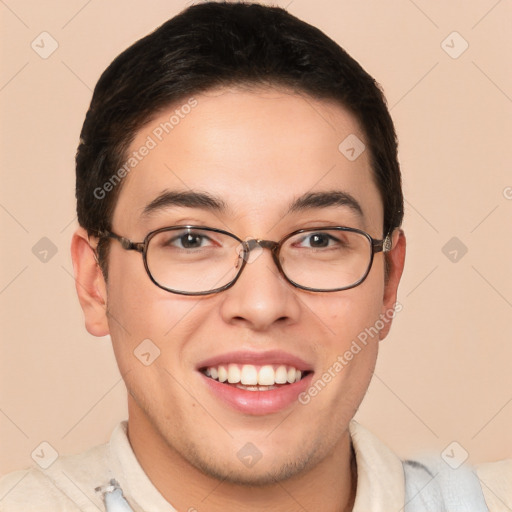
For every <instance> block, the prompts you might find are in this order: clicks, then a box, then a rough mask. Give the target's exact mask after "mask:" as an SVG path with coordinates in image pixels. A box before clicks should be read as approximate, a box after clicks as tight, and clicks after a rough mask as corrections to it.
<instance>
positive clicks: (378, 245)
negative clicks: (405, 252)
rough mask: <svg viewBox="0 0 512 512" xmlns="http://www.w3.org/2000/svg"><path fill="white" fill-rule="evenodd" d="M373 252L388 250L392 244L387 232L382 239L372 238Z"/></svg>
mask: <svg viewBox="0 0 512 512" xmlns="http://www.w3.org/2000/svg"><path fill="white" fill-rule="evenodd" d="M372 245H373V251H374V252H381V251H382V252H389V251H390V250H391V248H392V246H393V240H392V238H391V235H390V234H388V235H386V237H385V238H384V239H383V240H372Z"/></svg>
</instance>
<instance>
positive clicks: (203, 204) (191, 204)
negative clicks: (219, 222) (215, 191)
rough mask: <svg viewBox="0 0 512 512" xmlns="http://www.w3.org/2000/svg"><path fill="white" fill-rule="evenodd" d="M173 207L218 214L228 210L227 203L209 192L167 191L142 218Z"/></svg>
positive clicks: (145, 211)
mask: <svg viewBox="0 0 512 512" xmlns="http://www.w3.org/2000/svg"><path fill="white" fill-rule="evenodd" d="M173 206H174V207H175V206H182V207H186V208H201V209H203V210H211V211H218V212H221V211H224V210H226V203H225V202H224V201H223V200H222V199H219V198H216V197H214V196H212V195H210V194H208V193H207V192H194V191H181V192H180V191H170V190H165V191H164V192H162V193H161V194H160V195H159V196H158V197H156V198H155V199H153V201H151V202H150V203H149V204H147V205H146V206H145V207H144V209H143V210H142V214H141V217H150V216H151V215H152V214H154V213H156V212H158V211H160V210H164V209H165V208H172V207H173Z"/></svg>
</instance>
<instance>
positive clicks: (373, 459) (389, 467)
mask: <svg viewBox="0 0 512 512" xmlns="http://www.w3.org/2000/svg"><path fill="white" fill-rule="evenodd" d="M126 429H127V423H126V422H122V423H120V424H119V425H118V426H117V427H116V429H115V430H114V432H113V433H112V436H111V439H110V442H109V443H107V444H104V445H101V446H97V447H95V448H92V449H90V450H88V451H86V452H84V453H82V454H80V455H72V456H65V457H59V458H58V459H57V460H56V461H55V462H54V463H53V464H52V465H51V466H50V467H49V468H48V469H46V470H43V469H40V468H38V467H37V468H31V469H28V470H22V471H15V472H13V473H9V474H8V475H6V476H4V477H3V478H2V479H0V511H2V512H27V511H29V510H30V511H32V510H37V511H38V512H46V511H48V512H50V511H51V512H76V511H83V512H89V511H91V512H98V510H100V511H105V505H104V503H103V498H102V495H101V493H99V492H97V491H95V489H96V488H97V487H100V486H105V485H108V483H109V482H110V480H111V479H115V480H116V481H117V482H118V483H119V485H120V487H121V488H122V490H123V494H124V496H125V498H126V500H127V501H128V503H129V504H130V506H131V507H132V509H133V510H134V512H176V510H175V509H174V508H173V507H172V505H171V504H170V503H168V502H167V501H166V500H165V499H164V497H163V496H162V495H161V494H160V493H159V492H158V490H157V489H156V488H155V487H154V485H153V484H152V483H151V481H150V480H149V478H148V477H147V475H146V474H145V473H144V470H143V469H142V467H141V466H140V464H139V463H138V461H137V459H136V457H135V454H134V452H133V450H132V448H131V446H130V442H129V440H128V437H127V434H126ZM349 431H350V435H351V438H352V443H353V446H354V450H355V453H356V462H357V473H358V478H357V493H356V499H355V504H354V508H353V512H377V511H383V512H390V511H391V512H395V511H396V512H399V511H401V510H403V507H404V496H405V489H404V472H403V467H402V461H401V460H400V459H399V458H398V457H397V456H396V455H395V454H394V453H393V452H392V451H391V450H390V449H389V448H388V447H387V446H386V445H385V444H383V443H382V442H381V441H380V440H379V439H377V437H375V436H374V435H373V434H372V433H371V432H369V431H368V430H366V429H365V428H364V427H363V426H362V425H360V424H359V423H357V422H356V421H355V420H352V421H351V423H350V427H349ZM476 470H477V475H478V477H479V479H480V481H481V482H482V490H483V493H484V497H485V501H486V503H487V506H488V508H489V511H490V512H506V511H508V512H510V511H511V510H512V460H504V461H500V462H495V463H488V464H483V465H481V466H477V467H476Z"/></svg>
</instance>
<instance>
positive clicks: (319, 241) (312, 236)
mask: <svg viewBox="0 0 512 512" xmlns="http://www.w3.org/2000/svg"><path fill="white" fill-rule="evenodd" d="M336 243H338V244H339V243H340V241H339V240H338V239H336V238H334V237H333V236H332V235H329V234H327V233H322V232H318V233H308V234H307V235H306V236H304V237H302V238H301V239H300V240H298V241H297V243H296V244H294V245H298V246H301V247H306V248H311V249H323V248H325V247H331V246H332V245H335V244H336Z"/></svg>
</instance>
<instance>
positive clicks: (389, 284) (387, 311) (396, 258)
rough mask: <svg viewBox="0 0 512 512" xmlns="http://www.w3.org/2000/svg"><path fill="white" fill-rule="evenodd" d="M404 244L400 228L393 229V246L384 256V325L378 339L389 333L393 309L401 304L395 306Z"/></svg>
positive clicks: (401, 270) (403, 259)
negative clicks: (385, 267)
mask: <svg viewBox="0 0 512 512" xmlns="http://www.w3.org/2000/svg"><path fill="white" fill-rule="evenodd" d="M405 245H406V244H405V234H404V232H403V231H402V230H401V229H395V231H394V233H393V235H392V247H393V248H392V249H391V251H389V252H388V253H386V256H385V257H386V259H387V265H388V275H387V279H386V282H385V284H384V297H383V301H382V311H381V318H383V322H384V327H383V328H382V329H381V330H380V335H379V339H381V340H383V339H384V338H385V337H386V336H387V335H388V333H389V330H390V328H391V323H392V319H393V317H394V314H395V313H393V311H395V310H396V312H399V311H401V305H398V306H396V295H397V290H398V285H399V283H400V278H401V277H402V272H403V270H404V263H405ZM395 306H396V307H395Z"/></svg>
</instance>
